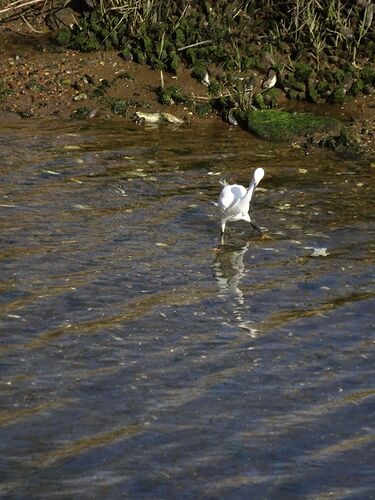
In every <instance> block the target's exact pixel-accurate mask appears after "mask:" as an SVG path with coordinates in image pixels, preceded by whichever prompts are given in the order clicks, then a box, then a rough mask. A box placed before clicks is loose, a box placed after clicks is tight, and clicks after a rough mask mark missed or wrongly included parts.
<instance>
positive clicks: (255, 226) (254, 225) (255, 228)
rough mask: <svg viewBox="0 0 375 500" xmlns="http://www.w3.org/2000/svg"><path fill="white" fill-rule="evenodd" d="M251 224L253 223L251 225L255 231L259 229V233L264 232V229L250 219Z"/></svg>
mask: <svg viewBox="0 0 375 500" xmlns="http://www.w3.org/2000/svg"><path fill="white" fill-rule="evenodd" d="M250 224H251V227H252V228H253V230H254V231H258V233H259V234H262V230H261V228H260V227H259V226H257V225H256V224H254V222H251V221H250Z"/></svg>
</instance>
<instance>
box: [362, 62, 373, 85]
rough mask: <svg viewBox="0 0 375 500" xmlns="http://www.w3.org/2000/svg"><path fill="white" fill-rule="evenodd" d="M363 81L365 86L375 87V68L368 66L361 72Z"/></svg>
mask: <svg viewBox="0 0 375 500" xmlns="http://www.w3.org/2000/svg"><path fill="white" fill-rule="evenodd" d="M361 80H362V81H363V83H364V84H365V85H372V86H373V87H375V68H373V67H370V66H366V67H365V68H363V70H362V71H361Z"/></svg>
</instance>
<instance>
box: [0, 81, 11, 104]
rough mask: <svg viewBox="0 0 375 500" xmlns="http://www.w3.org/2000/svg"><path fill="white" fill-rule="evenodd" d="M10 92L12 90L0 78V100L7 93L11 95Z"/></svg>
mask: <svg viewBox="0 0 375 500" xmlns="http://www.w3.org/2000/svg"><path fill="white" fill-rule="evenodd" d="M12 93H13V92H12V90H11V89H10V88H9V87H7V86H6V85H5V83H4V82H3V81H2V80H0V101H1V99H4V98H5V97H7V96H9V95H12Z"/></svg>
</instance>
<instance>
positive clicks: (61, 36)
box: [56, 28, 72, 47]
mask: <svg viewBox="0 0 375 500" xmlns="http://www.w3.org/2000/svg"><path fill="white" fill-rule="evenodd" d="M71 40H72V33H71V31H70V30H68V29H66V28H63V29H61V30H60V31H59V32H58V33H57V36H56V41H57V43H58V44H59V45H61V46H62V47H69V45H70V42H71Z"/></svg>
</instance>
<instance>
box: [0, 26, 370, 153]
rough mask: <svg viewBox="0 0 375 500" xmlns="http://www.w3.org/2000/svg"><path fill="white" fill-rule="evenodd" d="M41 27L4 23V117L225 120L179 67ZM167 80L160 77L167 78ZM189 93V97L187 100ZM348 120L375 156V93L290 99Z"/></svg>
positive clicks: (0, 38)
mask: <svg viewBox="0 0 375 500" xmlns="http://www.w3.org/2000/svg"><path fill="white" fill-rule="evenodd" d="M41 31H43V32H42V33H36V32H35V31H32V30H31V29H30V28H28V27H27V25H25V24H24V23H22V22H20V21H17V22H12V23H6V24H2V25H0V56H1V59H2V71H1V76H0V110H1V118H2V120H13V119H19V118H20V117H21V118H32V117H55V118H56V119H58V118H67V117H70V116H71V117H75V118H88V119H90V118H91V119H94V118H101V119H102V118H108V119H121V120H132V119H133V117H134V114H135V112H136V111H140V110H141V111H147V112H153V111H163V112H169V113H172V114H174V115H175V116H177V117H179V118H182V119H184V120H186V121H187V122H188V123H191V124H194V122H196V121H201V120H221V117H219V116H218V115H217V114H216V113H215V111H213V110H212V109H211V108H209V107H208V106H207V107H206V105H207V103H208V102H209V98H210V96H209V91H208V89H207V87H206V86H204V85H202V84H201V83H200V82H198V81H197V80H196V79H195V78H193V77H192V75H191V70H189V69H187V68H184V69H182V68H181V69H179V70H178V72H177V74H176V75H172V74H170V73H167V72H163V74H162V75H161V72H160V71H158V70H153V69H151V68H149V67H148V66H146V65H140V64H137V63H134V62H132V61H125V60H124V59H123V58H121V57H120V56H119V55H118V53H117V52H116V51H114V50H109V51H98V52H89V53H81V52H78V51H74V50H71V49H66V48H62V47H60V46H58V45H57V44H56V42H55V41H54V37H53V36H52V34H51V32H49V31H46V30H45V29H44V30H41ZM162 79H163V80H162ZM161 85H164V86H165V87H166V88H168V87H171V86H176V87H178V88H179V89H182V91H183V94H184V96H188V101H189V100H190V101H191V102H194V108H193V107H192V106H189V104H188V103H187V102H186V100H185V101H184V102H182V103H178V100H175V101H174V103H172V104H171V103H169V104H161V103H160V96H158V92H157V89H158V88H160V86H161ZM189 98H190V99H189ZM297 106H298V108H299V109H304V110H305V109H307V108H308V109H309V110H310V111H313V112H314V111H315V112H319V113H323V114H327V115H332V116H335V117H338V118H342V119H344V120H345V121H346V127H345V128H346V135H347V137H349V138H350V141H351V144H352V145H351V146H350V148H352V147H355V148H357V149H358V151H359V152H360V154H365V155H366V156H369V157H370V158H372V157H373V156H374V155H375V146H374V144H375V141H374V139H375V96H374V95H361V96H358V97H356V98H352V99H349V98H348V99H347V101H346V103H345V104H343V105H341V106H329V105H324V106H322V105H313V104H306V103H298V104H296V103H292V102H290V101H288V100H287V99H285V98H281V99H280V101H279V103H278V107H279V108H282V109H296V107H297Z"/></svg>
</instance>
